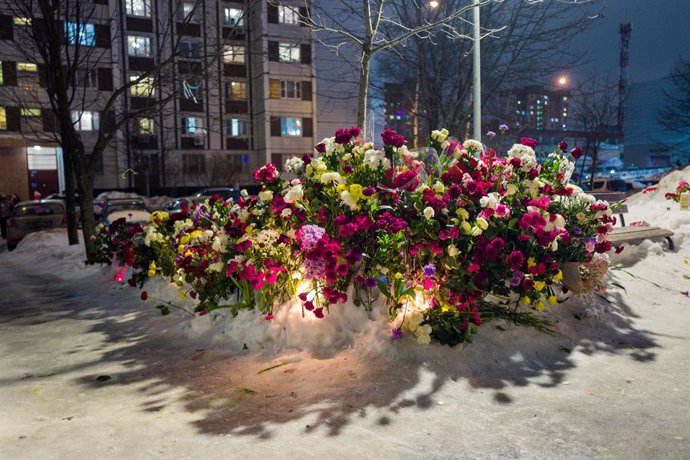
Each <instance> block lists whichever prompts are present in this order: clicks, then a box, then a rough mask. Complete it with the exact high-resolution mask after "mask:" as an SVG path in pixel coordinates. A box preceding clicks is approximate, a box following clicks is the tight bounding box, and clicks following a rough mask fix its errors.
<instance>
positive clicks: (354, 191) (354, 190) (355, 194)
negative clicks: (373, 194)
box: [350, 184, 364, 201]
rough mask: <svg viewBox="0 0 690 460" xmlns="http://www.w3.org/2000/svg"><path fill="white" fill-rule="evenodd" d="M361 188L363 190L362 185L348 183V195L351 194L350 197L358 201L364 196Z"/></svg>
mask: <svg viewBox="0 0 690 460" xmlns="http://www.w3.org/2000/svg"><path fill="white" fill-rule="evenodd" d="M362 190H364V187H362V186H361V185H359V184H352V185H350V195H352V198H354V199H355V201H359V200H361V199H363V198H364V195H363V194H362Z"/></svg>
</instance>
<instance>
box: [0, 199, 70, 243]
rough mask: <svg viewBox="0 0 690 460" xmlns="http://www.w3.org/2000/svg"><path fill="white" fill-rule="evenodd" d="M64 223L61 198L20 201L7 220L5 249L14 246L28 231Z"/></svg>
mask: <svg viewBox="0 0 690 460" xmlns="http://www.w3.org/2000/svg"><path fill="white" fill-rule="evenodd" d="M66 225H67V215H66V213H65V203H64V202H63V201H62V200H32V201H20V202H19V203H17V205H16V206H15V207H14V209H12V213H11V214H10V218H9V219H8V220H7V249H8V250H9V251H11V250H13V249H14V248H16V247H17V244H18V243H19V242H20V241H21V240H22V238H24V237H25V236H26V235H28V234H29V233H33V232H39V231H41V230H47V229H51V228H57V227H64V226H66Z"/></svg>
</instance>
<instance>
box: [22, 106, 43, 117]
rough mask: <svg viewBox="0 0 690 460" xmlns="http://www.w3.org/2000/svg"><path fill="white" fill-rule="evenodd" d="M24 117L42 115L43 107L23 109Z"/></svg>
mask: <svg viewBox="0 0 690 460" xmlns="http://www.w3.org/2000/svg"><path fill="white" fill-rule="evenodd" d="M21 115H22V117H34V118H38V117H40V116H41V109H27V108H23V109H22V110H21Z"/></svg>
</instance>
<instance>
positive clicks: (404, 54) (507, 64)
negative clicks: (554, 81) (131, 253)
mask: <svg viewBox="0 0 690 460" xmlns="http://www.w3.org/2000/svg"><path fill="white" fill-rule="evenodd" d="M461 3H463V2H462V1H461V0H447V1H444V2H441V3H440V5H439V6H438V7H437V8H435V9H431V8H427V9H426V10H424V11H422V14H423V15H427V16H429V17H430V18H431V20H433V19H434V18H435V17H437V16H441V17H442V16H445V15H446V14H448V13H447V11H448V10H451V11H453V10H454V9H456V8H457V7H458V5H459V4H461ZM396 6H397V9H396V11H397V13H398V16H399V17H400V18H401V20H402V21H403V22H404V23H405V24H410V25H412V24H415V23H418V22H419V21H420V20H419V17H418V15H419V10H417V11H411V10H410V9H409V8H404V7H400V6H399V5H397V4H396ZM595 7H596V5H589V4H586V5H585V4H576V3H571V2H544V3H541V2H539V3H537V2H524V1H514V2H491V3H489V4H487V5H486V6H484V7H483V8H482V13H481V17H482V27H484V28H485V29H487V30H493V31H494V32H493V33H492V34H491V35H489V36H487V37H486V38H484V39H483V40H482V45H481V46H482V111H483V112H484V114H485V118H487V119H500V120H502V121H506V122H507V121H510V119H511V115H513V114H511V113H510V112H509V111H508V110H507V109H508V105H507V104H506V103H505V99H506V98H505V96H506V95H508V94H510V93H511V92H512V91H514V90H516V89H519V88H522V87H525V86H527V85H529V84H540V83H542V84H543V82H544V81H547V79H549V78H552V76H553V75H554V74H555V73H556V72H560V71H563V70H564V69H568V68H572V67H574V66H575V65H577V64H578V63H580V62H581V61H582V60H583V56H582V55H578V54H574V53H573V52H572V51H571V50H570V49H569V45H570V42H571V39H572V38H573V37H574V36H576V35H577V34H579V33H581V32H582V31H583V30H584V29H585V28H586V27H588V26H589V25H590V24H591V23H592V19H589V18H590V17H595V15H593V14H592V11H593V8H595ZM458 27H459V28H460V29H461V33H462V34H465V35H466V34H470V33H471V25H470V24H468V23H466V22H464V23H461V24H459V25H458ZM472 46H473V43H472V42H471V41H468V40H453V39H451V38H449V37H447V36H445V35H443V34H441V35H437V36H435V37H433V38H432V39H431V40H416V41H414V46H407V47H398V48H395V49H393V50H390V51H389V52H388V53H386V55H385V58H384V59H381V66H380V69H379V70H380V77H381V78H380V80H381V81H382V82H395V83H399V84H402V86H403V88H404V90H403V94H401V97H408V98H409V101H408V106H409V107H411V109H412V114H411V115H412V117H413V122H414V121H415V120H417V119H421V121H422V123H420V124H421V125H426V127H427V131H428V130H429V129H430V128H434V127H438V126H444V127H447V128H449V129H450V130H451V131H453V132H469V125H470V121H471V116H472V110H473V101H472V97H471V96H472V56H471V53H472ZM374 89H375V90H376V89H378V90H381V87H380V85H379V87H378V88H377V87H376V85H374ZM415 99H417V100H418V102H415ZM420 140H423V137H422V138H421V139H420Z"/></svg>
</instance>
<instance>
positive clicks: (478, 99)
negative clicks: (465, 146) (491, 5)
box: [472, 0, 482, 141]
mask: <svg viewBox="0 0 690 460" xmlns="http://www.w3.org/2000/svg"><path fill="white" fill-rule="evenodd" d="M479 1H480V0H474V1H473V6H472V13H473V25H474V45H473V47H472V58H473V63H472V68H473V71H474V72H473V78H472V107H473V109H474V114H473V117H472V118H473V119H474V123H473V124H474V138H475V139H476V140H478V141H481V139H482V84H481V55H480V52H481V51H480V37H481V33H480V32H481V31H480V28H479V25H480V21H479Z"/></svg>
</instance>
